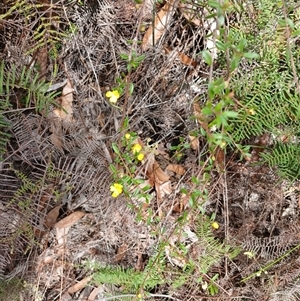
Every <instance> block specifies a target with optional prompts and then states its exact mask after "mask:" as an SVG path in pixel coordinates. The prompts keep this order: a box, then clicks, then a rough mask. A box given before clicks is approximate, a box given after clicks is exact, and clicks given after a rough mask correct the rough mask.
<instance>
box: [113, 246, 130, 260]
mask: <svg viewBox="0 0 300 301" xmlns="http://www.w3.org/2000/svg"><path fill="white" fill-rule="evenodd" d="M127 250H128V245H127V244H125V243H123V244H122V245H121V246H120V247H119V248H118V251H117V254H116V256H115V257H114V260H113V262H114V263H117V262H120V261H121V260H122V259H123V258H124V257H125V256H126V253H127Z"/></svg>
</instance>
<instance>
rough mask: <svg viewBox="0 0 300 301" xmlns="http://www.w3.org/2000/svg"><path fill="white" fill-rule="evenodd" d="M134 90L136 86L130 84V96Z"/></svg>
mask: <svg viewBox="0 0 300 301" xmlns="http://www.w3.org/2000/svg"><path fill="white" fill-rule="evenodd" d="M133 90H134V85H133V83H130V84H129V94H130V95H132V93H133Z"/></svg>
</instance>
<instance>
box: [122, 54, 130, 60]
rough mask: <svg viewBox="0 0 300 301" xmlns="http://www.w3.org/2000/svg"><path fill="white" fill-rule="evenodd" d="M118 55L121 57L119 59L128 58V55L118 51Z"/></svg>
mask: <svg viewBox="0 0 300 301" xmlns="http://www.w3.org/2000/svg"><path fill="white" fill-rule="evenodd" d="M120 57H121V59H123V60H125V61H128V59H129V57H128V55H127V54H125V53H120Z"/></svg>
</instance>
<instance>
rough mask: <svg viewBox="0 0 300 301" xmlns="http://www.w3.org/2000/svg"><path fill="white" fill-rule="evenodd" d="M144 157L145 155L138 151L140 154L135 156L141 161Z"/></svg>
mask: <svg viewBox="0 0 300 301" xmlns="http://www.w3.org/2000/svg"><path fill="white" fill-rule="evenodd" d="M144 157H145V155H144V154H142V153H140V154H138V155H137V157H136V158H137V159H138V160H139V161H142V160H143V159H144Z"/></svg>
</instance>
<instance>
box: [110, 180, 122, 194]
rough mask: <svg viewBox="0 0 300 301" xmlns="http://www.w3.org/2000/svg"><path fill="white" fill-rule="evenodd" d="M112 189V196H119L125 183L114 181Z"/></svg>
mask: <svg viewBox="0 0 300 301" xmlns="http://www.w3.org/2000/svg"><path fill="white" fill-rule="evenodd" d="M110 191H111V192H112V194H111V195H112V196H113V197H114V198H116V197H118V196H119V195H120V194H121V193H122V191H123V185H121V184H118V183H114V184H113V185H111V186H110Z"/></svg>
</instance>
